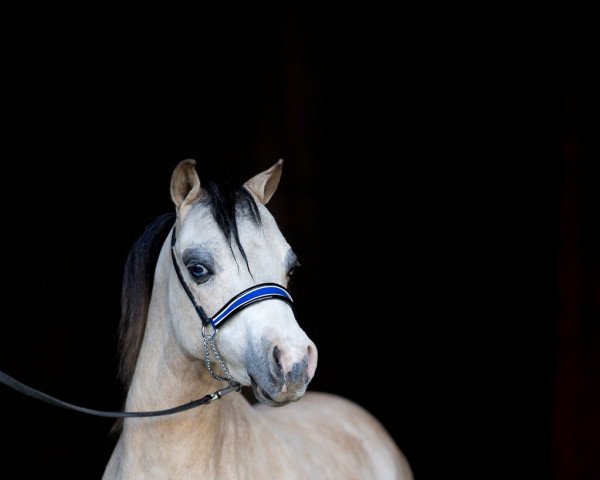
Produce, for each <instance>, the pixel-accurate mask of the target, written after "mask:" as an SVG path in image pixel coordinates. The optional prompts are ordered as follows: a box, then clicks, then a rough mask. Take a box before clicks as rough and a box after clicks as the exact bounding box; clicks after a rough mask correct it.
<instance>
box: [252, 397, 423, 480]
mask: <svg viewBox="0 0 600 480" xmlns="http://www.w3.org/2000/svg"><path fill="white" fill-rule="evenodd" d="M256 408H257V410H258V411H260V412H261V414H262V415H263V416H264V417H265V418H266V419H268V421H269V424H270V425H271V427H273V426H274V427H276V428H277V427H279V428H280V429H281V430H283V431H287V432H289V433H290V434H292V436H291V438H293V439H294V443H295V448H296V451H297V452H302V454H303V455H306V456H307V460H308V463H314V464H315V465H320V466H321V467H322V468H325V469H327V470H330V471H331V472H332V476H331V478H357V479H362V478H370V479H390V480H410V479H412V478H413V476H412V473H411V470H410V467H409V464H408V462H407V460H406V458H405V457H404V455H403V454H402V452H401V451H400V450H399V448H398V447H397V445H396V443H395V442H394V440H393V439H392V437H391V436H390V435H389V433H388V432H387V431H386V430H385V428H384V427H383V426H382V425H381V423H380V422H379V421H378V420H377V419H376V418H375V417H374V416H373V415H371V414H370V413H369V412H367V411H366V410H365V409H364V408H362V407H360V406H359V405H357V404H356V403H354V402H351V401H349V400H347V399H344V398H342V397H338V396H336V395H331V394H326V393H317V392H309V393H307V394H306V395H305V396H304V398H303V399H302V400H300V401H299V402H297V403H294V404H291V405H288V406H286V407H283V408H277V409H273V408H269V407H264V406H257V407H256ZM341 470H343V471H344V472H345V474H344V475H339V473H340V471H341ZM346 470H347V471H346ZM321 473H323V472H321ZM320 478H329V477H326V476H325V475H322V476H321V477H320Z"/></svg>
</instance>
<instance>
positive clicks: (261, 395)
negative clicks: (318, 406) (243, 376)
mask: <svg viewBox="0 0 600 480" xmlns="http://www.w3.org/2000/svg"><path fill="white" fill-rule="evenodd" d="M250 383H251V386H252V392H254V397H255V398H256V399H257V400H258V401H259V402H260V403H262V404H263V405H268V406H269V407H283V406H285V405H287V404H288V403H291V402H293V401H296V400H297V399H295V400H288V401H285V402H278V401H276V400H274V399H273V398H271V396H270V395H269V394H268V393H266V392H265V391H264V390H263V389H262V388H260V386H259V385H258V384H257V383H256V382H255V381H254V379H253V378H252V377H250Z"/></svg>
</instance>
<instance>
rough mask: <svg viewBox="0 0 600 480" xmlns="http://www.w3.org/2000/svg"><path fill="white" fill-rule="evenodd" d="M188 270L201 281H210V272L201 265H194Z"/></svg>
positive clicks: (189, 266)
mask: <svg viewBox="0 0 600 480" xmlns="http://www.w3.org/2000/svg"><path fill="white" fill-rule="evenodd" d="M187 268H188V270H189V271H190V273H191V274H192V275H193V276H194V277H195V278H196V279H198V280H200V281H202V280H208V277H209V276H210V273H211V272H210V270H209V269H208V268H206V267H205V266H204V265H202V264H201V263H194V264H192V265H188V267H187Z"/></svg>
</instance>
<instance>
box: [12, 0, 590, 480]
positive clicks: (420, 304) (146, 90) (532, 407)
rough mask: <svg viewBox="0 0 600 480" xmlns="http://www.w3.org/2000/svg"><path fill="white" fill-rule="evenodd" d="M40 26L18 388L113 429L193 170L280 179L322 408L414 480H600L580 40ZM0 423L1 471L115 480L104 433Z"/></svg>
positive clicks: (17, 21) (236, 17) (19, 414)
mask: <svg viewBox="0 0 600 480" xmlns="http://www.w3.org/2000/svg"><path fill="white" fill-rule="evenodd" d="M203 8H204V7H203ZM46 13H47V12H38V13H36V15H35V16H31V15H29V16H27V17H19V16H18V15H16V16H15V17H14V19H13V20H14V22H13V24H14V25H17V26H23V27H27V28H19V27H17V28H16V29H15V30H16V31H15V32H14V33H12V34H7V35H6V38H5V42H4V44H3V45H4V46H3V54H4V55H3V59H4V68H3V72H4V73H3V82H4V87H3V93H2V105H3V106H2V113H1V115H2V117H3V118H2V120H3V122H2V123H3V128H2V134H1V136H2V141H1V145H0V148H1V149H0V155H1V156H0V158H1V160H2V163H1V167H0V168H1V172H2V175H1V177H0V178H1V179H2V189H1V192H2V199H1V201H2V213H3V220H4V222H3V223H4V226H3V229H2V245H1V248H2V253H3V262H2V268H3V275H2V289H1V298H2V304H3V305H4V310H5V313H4V314H3V315H2V321H1V322H0V369H2V370H3V371H6V372H7V373H9V374H10V375H13V376H15V377H17V378H19V379H20V380H22V381H24V382H26V383H29V384H31V385H32V386H35V387H37V388H40V389H42V390H44V391H46V392H48V393H51V394H54V395H56V396H58V397H60V398H63V399H65V400H68V401H71V402H73V403H77V404H81V405H86V406H90V407H92V408H103V409H118V408H120V406H121V404H122V402H123V400H124V395H123V394H122V392H121V390H120V386H119V385H118V383H117V381H116V372H117V364H116V329H117V322H118V317H119V295H120V282H121V274H122V269H123V265H124V262H125V259H126V255H127V252H128V250H129V247H130V246H131V244H132V242H133V241H134V239H135V238H136V237H137V236H138V235H139V234H140V233H141V232H142V231H143V229H144V227H145V226H146V225H147V224H148V223H149V222H150V220H151V219H152V218H153V217H154V216H156V215H158V214H160V213H164V212H167V211H170V209H171V203H170V200H169V191H168V186H169V178H170V174H171V172H172V169H173V168H174V166H175V165H176V163H177V162H178V161H179V160H182V159H184V158H195V159H196V160H197V161H198V170H199V173H200V176H201V178H207V177H208V176H220V177H224V176H228V177H231V178H233V179H237V180H238V181H240V182H243V181H245V180H246V179H247V178H249V177H250V176H252V175H254V174H255V173H257V172H259V171H261V170H263V169H265V168H267V167H269V166H270V165H271V164H273V163H274V162H275V161H276V160H277V159H278V158H284V159H285V165H284V174H283V179H282V182H281V184H280V188H279V191H278V192H277V194H276V196H275V197H274V199H273V201H272V203H271V204H270V206H271V209H272V211H273V212H274V214H275V215H276V218H277V219H278V221H279V223H280V226H281V228H282V231H283V232H284V234H285V235H286V238H287V239H288V241H289V242H290V243H291V244H292V246H293V247H294V249H295V250H296V252H297V253H298V255H299V257H300V260H301V262H302V264H303V267H302V269H301V270H299V271H298V274H297V277H296V278H295V279H294V283H293V286H292V292H293V294H294V296H295V298H296V300H297V306H298V316H299V319H300V322H301V324H302V326H303V327H304V328H305V329H306V331H307V332H308V334H309V336H310V337H311V338H312V339H313V340H314V341H315V342H316V344H317V346H318V347H319V354H320V355H319V366H318V370H317V376H316V378H315V379H314V381H313V384H312V385H313V388H314V389H316V390H325V391H329V392H334V393H337V394H339V395H343V396H346V397H349V398H351V399H353V400H355V401H356V402H358V403H360V404H361V405H363V406H365V407H366V408H367V409H369V410H370V411H371V412H372V413H374V414H375V415H376V416H377V417H378V418H379V419H380V420H381V421H382V423H383V424H384V425H385V426H386V428H387V429H388V430H389V432H390V433H391V434H392V435H393V437H394V439H395V440H396V441H397V443H398V445H399V446H400V447H401V448H402V450H403V451H404V452H405V454H406V456H407V457H408V459H409V461H410V463H411V465H412V467H413V469H414V472H415V475H416V477H417V478H419V479H424V478H443V477H444V476H468V477H470V476H473V477H474V478H492V477H496V476H497V477H502V478H557V479H558V478H560V479H562V478H568V479H571V478H573V479H591V478H598V476H599V475H600V464H599V463H598V462H599V460H598V456H597V452H598V447H599V444H600V413H599V411H598V404H599V402H598V400H599V399H600V386H599V384H600V382H599V371H598V365H599V364H600V358H599V357H600V348H599V335H600V334H599V325H598V313H599V312H598V310H599V301H600V295H599V293H598V292H599V284H598V267H599V262H600V256H599V254H600V251H599V248H598V245H599V244H600V243H599V240H600V238H599V236H600V232H599V222H598V205H599V202H598V195H599V194H598V188H597V183H598V168H599V167H598V147H599V136H598V130H597V127H598V123H597V118H598V113H597V112H598V102H597V98H596V94H595V89H596V88H595V87H596V83H595V82H594V81H593V80H592V77H591V76H590V72H591V70H592V67H593V64H594V62H595V61H596V58H595V56H594V55H592V54H591V53H588V49H587V48H586V46H587V45H589V44H590V42H588V40H589V39H588V38H587V37H586V35H587V31H588V30H587V29H586V28H585V27H583V26H581V25H579V24H577V23H574V24H572V23H570V22H569V20H568V19H566V18H563V19H561V20H560V21H559V22H558V23H556V24H553V25H552V26H546V27H545V28H542V27H540V24H542V25H545V24H544V22H530V21H527V20H523V22H522V24H520V23H519V22H516V21H511V22H510V23H509V24H506V23H502V22H500V24H501V27H495V26H494V25H492V24H491V23H490V22H488V21H481V22H480V23H477V24H476V25H474V24H470V23H469V22H465V24H464V25H463V24H460V25H459V24H458V23H456V22H448V21H446V20H447V19H446V18H444V15H443V14H442V15H441V20H434V19H433V18H431V17H429V16H427V17H422V18H420V20H422V23H421V22H420V21H419V17H415V16H414V15H412V14H408V13H406V14H402V15H401V14H400V13H398V12H396V13H393V12H391V11H390V12H387V11H382V10H379V9H377V8H375V7H372V8H369V9H364V8H356V9H352V8H348V7H345V8H344V9H338V8H335V7H333V6H331V7H328V8H327V9H325V8H323V7H322V6H321V7H319V8H316V7H312V6H310V5H308V4H303V5H302V6H295V7H292V6H285V5H283V4H282V5H280V4H276V5H269V6H267V5H264V6H262V7H257V6H255V5H254V6H252V8H249V7H247V8H245V9H241V10H240V9H237V8H236V9H235V11H234V9H233V8H232V9H231V11H226V12H223V11H221V12H213V11H208V10H202V11H201V12H199V13H192V12H189V13H186V12H181V13H182V16H181V17H180V18H178V19H170V18H168V16H166V15H163V13H162V12H154V13H158V16H159V17H160V18H159V19H157V18H155V17H152V16H147V15H146V13H148V12H146V13H144V14H142V13H140V12H138V13H136V14H135V15H131V16H129V15H126V14H125V12H121V13H120V14H119V15H116V14H114V15H113V14H111V13H107V12H96V13H95V14H94V15H91V16H87V15H83V14H81V17H80V18H78V21H77V22H74V23H72V24H71V23H69V22H67V23H68V25H62V24H59V23H58V22H53V21H52V22H50V21H48V19H47V17H46ZM53 13H55V14H56V13H59V14H60V12H56V11H54V12H53ZM72 13H73V12H71V14H72ZM104 16H107V17H108V19H107V20H106V21H104V20H103V19H104ZM117 18H118V19H119V20H116V19H117ZM182 18H185V21H182ZM467 24H468V25H467ZM421 25H422V27H421ZM534 26H535V28H534ZM572 26H575V27H579V28H577V29H576V30H577V33H578V35H575V36H574V35H572V31H575V29H573V30H571V28H570V27H572ZM0 406H1V407H2V418H3V422H2V440H3V444H4V445H5V446H4V447H3V449H2V451H1V452H0V457H1V459H2V463H3V468H4V469H7V470H8V469H11V468H16V469H18V470H19V471H20V474H19V478H49V477H54V476H58V477H59V478H99V477H100V476H101V473H102V471H103V468H104V465H105V464H106V462H107V460H108V457H109V455H110V452H111V449H112V446H113V439H111V437H110V436H109V430H110V428H111V425H112V423H111V421H109V420H103V419H98V418H92V417H85V416H82V415H80V414H76V413H70V412H66V411H62V410H59V409H56V408H54V407H50V406H46V405H44V404H40V403H38V402H35V401H33V400H29V399H27V398H24V397H21V396H19V395H18V394H16V393H13V392H11V391H8V390H7V389H5V388H4V387H2V388H0ZM231 455H232V457H235V452H231Z"/></svg>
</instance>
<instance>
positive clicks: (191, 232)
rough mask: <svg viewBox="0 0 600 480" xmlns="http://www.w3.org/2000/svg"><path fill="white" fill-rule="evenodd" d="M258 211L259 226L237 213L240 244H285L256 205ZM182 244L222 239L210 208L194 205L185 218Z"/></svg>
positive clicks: (267, 215) (267, 214)
mask: <svg viewBox="0 0 600 480" xmlns="http://www.w3.org/2000/svg"><path fill="white" fill-rule="evenodd" d="M258 209H259V211H260V224H257V223H256V222H255V221H254V220H253V219H252V218H251V217H250V216H249V215H246V214H244V213H243V212H238V214H237V216H236V222H237V226H238V232H239V235H240V239H241V240H242V243H246V242H245V241H248V240H255V241H258V242H259V243H261V241H264V240H267V242H268V243H272V242H275V243H287V242H286V241H285V238H284V237H283V235H282V234H281V231H280V230H279V227H278V226H277V222H276V221H275V219H274V218H273V216H272V215H271V213H270V212H269V210H267V208H266V207H264V206H263V205H258ZM180 236H181V240H182V243H184V244H186V243H195V242H197V241H198V240H199V239H204V240H214V239H219V238H221V239H222V238H223V232H222V231H221V229H220V228H219V226H218V225H217V222H216V221H215V219H214V217H213V215H212V213H211V211H210V207H209V206H208V205H205V204H202V203H200V204H196V205H195V206H194V207H193V208H192V209H191V210H190V211H189V212H188V215H187V216H186V217H185V219H184V221H183V225H182V232H181V235H180Z"/></svg>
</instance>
